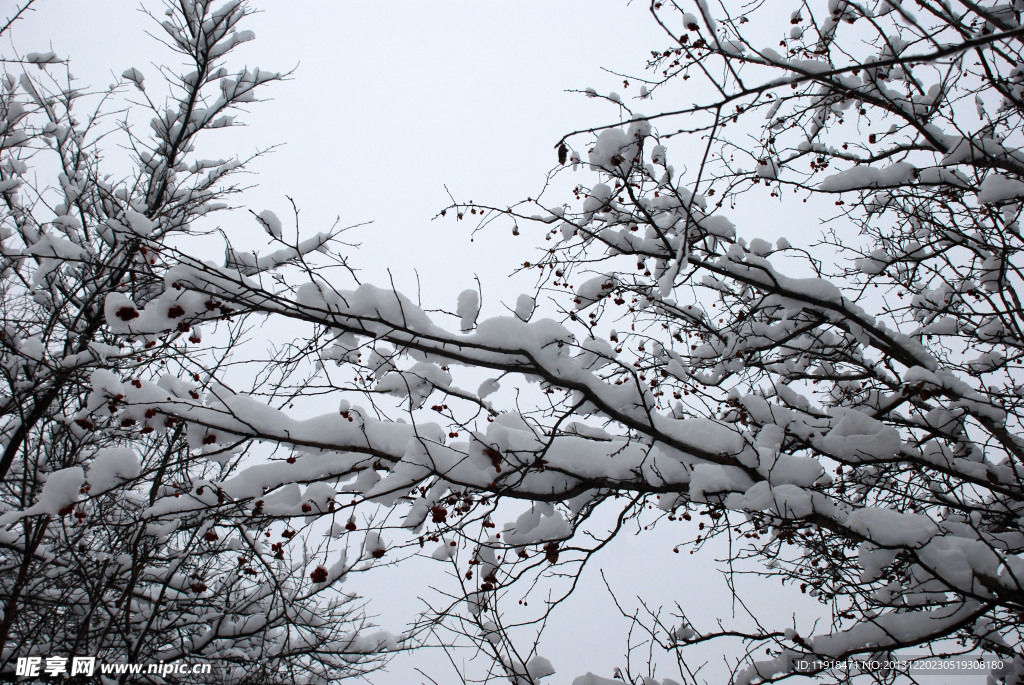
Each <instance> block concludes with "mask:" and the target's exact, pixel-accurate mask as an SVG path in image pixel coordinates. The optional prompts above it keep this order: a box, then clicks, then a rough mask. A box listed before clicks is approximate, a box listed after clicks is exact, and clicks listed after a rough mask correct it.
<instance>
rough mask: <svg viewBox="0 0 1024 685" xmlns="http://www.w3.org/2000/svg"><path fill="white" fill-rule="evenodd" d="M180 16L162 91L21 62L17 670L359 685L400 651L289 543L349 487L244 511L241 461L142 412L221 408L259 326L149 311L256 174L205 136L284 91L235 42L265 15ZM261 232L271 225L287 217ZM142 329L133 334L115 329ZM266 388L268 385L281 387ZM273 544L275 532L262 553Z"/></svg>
mask: <svg viewBox="0 0 1024 685" xmlns="http://www.w3.org/2000/svg"><path fill="white" fill-rule="evenodd" d="M32 4H33V3H32V2H27V3H23V4H22V5H21V6H20V7H19V8H17V10H16V11H15V13H14V15H13V16H12V17H10V18H9V19H8V21H7V23H6V25H5V26H4V29H3V30H4V31H5V32H6V31H8V30H12V25H13V24H14V23H15V21H16V20H17V19H18V17H19V16H22V15H24V14H26V13H27V12H28V11H29V10H30V6H31V5H32ZM166 10H167V11H166V16H161V17H159V21H157V22H156V23H155V26H156V27H157V29H158V30H160V31H162V37H163V42H164V44H165V47H166V48H167V49H168V50H169V51H170V53H171V54H170V55H169V59H170V58H172V57H173V56H175V55H176V56H177V57H178V58H179V59H180V60H181V65H182V66H181V68H180V69H178V70H175V69H170V68H168V69H167V70H166V71H165V72H164V74H162V75H155V76H158V77H163V78H165V79H166V83H165V84H162V85H163V88H161V87H160V86H161V84H153V83H150V82H146V81H145V80H144V78H145V77H144V75H143V73H142V71H140V70H139V69H134V68H133V69H128V70H126V71H125V72H124V74H123V76H122V80H121V82H120V83H118V84H115V85H114V86H112V87H111V89H110V90H109V91H106V92H100V93H98V94H96V93H92V92H89V91H87V90H83V89H81V88H80V85H79V84H77V83H75V82H74V81H73V80H72V79H71V77H70V75H69V73H68V71H67V69H66V68H65V65H64V64H63V63H62V62H61V60H60V58H59V57H58V56H57V55H55V54H53V53H45V54H43V53H32V54H27V55H21V56H19V57H18V58H10V59H7V60H5V62H4V75H3V78H2V80H0V121H2V124H0V192H2V195H3V210H2V211H3V214H2V220H0V221H2V224H0V231H2V233H0V238H2V243H0V245H2V247H0V253H2V257H0V289H2V298H0V318H2V330H0V369H2V376H0V377H2V386H0V403H2V407H3V410H2V415H0V435H2V445H3V451H2V455H0V475H2V476H3V486H2V491H0V492H2V494H0V502H2V504H0V508H2V513H0V540H2V542H0V549H2V553H0V604H2V607H3V609H2V618H0V645H3V652H2V655H0V669H2V670H3V672H5V673H8V674H10V673H13V672H14V670H15V660H16V659H17V658H18V657H31V656H42V657H48V656H54V657H61V656H62V657H65V658H68V657H71V656H74V655H79V656H93V657H97V658H98V659H99V660H100V661H105V662H112V663H125V662H138V663H145V662H150V663H154V662H161V661H168V662H170V661H174V660H177V659H181V658H187V659H190V660H192V661H193V663H200V662H203V663H211V662H212V663H213V664H215V667H216V670H215V671H214V675H213V676H203V677H202V678H201V679H200V680H199V681H197V682H232V683H238V682H246V683H257V682H258V683H276V682H289V683H290V682H306V681H308V680H310V679H311V678H313V679H315V678H317V677H322V678H333V677H339V676H348V675H355V674H359V673H363V672H366V671H368V670H371V669H372V668H373V667H374V665H375V664H376V663H377V659H376V658H375V657H374V656H373V655H374V653H376V652H377V651H378V648H379V647H380V646H381V645H380V644H379V643H380V640H378V639H376V638H375V637H374V636H373V635H372V633H366V632H365V631H361V629H362V627H363V622H364V621H363V619H362V618H361V616H362V613H361V611H360V610H359V607H358V605H357V602H356V600H355V598H353V597H351V596H349V595H346V594H344V593H341V592H337V591H334V590H332V589H330V588H331V587H332V584H334V583H335V581H336V580H337V578H338V576H340V575H341V574H342V570H347V567H346V566H345V564H344V562H343V561H336V562H335V563H336V566H331V567H330V568H323V567H319V566H318V565H317V564H312V565H309V564H308V561H309V559H308V558H307V557H309V556H311V555H313V554H314V553H315V551H316V549H317V544H316V543H315V542H313V543H311V544H312V546H309V547H307V546H306V545H302V546H293V547H291V548H286V547H285V545H284V542H280V541H278V540H285V541H286V540H287V538H288V536H289V533H292V534H293V533H294V529H295V528H296V527H297V526H298V525H299V524H297V523H295V522H296V521H299V522H301V521H302V518H301V516H300V514H302V513H309V514H310V515H315V514H318V513H322V512H326V511H328V510H329V509H330V508H331V507H332V506H333V505H332V503H331V501H330V500H331V497H330V496H329V495H328V494H327V493H328V492H333V491H332V490H330V489H329V488H328V487H327V486H326V485H320V486H318V487H313V488H312V489H310V490H308V491H307V499H309V501H310V504H306V505H305V507H297V508H295V511H294V512H293V511H292V509H291V508H289V507H284V508H282V506H281V505H280V504H275V503H273V499H272V498H270V497H268V498H267V499H266V501H265V505H264V504H262V503H254V502H252V501H248V500H246V501H245V503H244V504H245V506H244V507H243V503H242V502H240V501H238V500H237V499H235V498H232V497H231V496H230V494H229V493H228V492H226V491H225V490H224V489H223V488H221V487H220V485H218V483H219V482H220V481H221V480H222V479H224V478H225V477H227V476H228V475H229V474H231V473H233V472H234V471H235V470H236V469H237V468H238V465H239V463H240V460H241V459H242V457H243V456H244V453H245V449H244V448H242V449H238V450H229V449H221V450H216V449H215V446H214V440H213V439H212V435H210V434H206V433H203V434H199V433H196V432H195V430H194V429H192V428H190V427H188V426H186V424H185V423H184V422H182V421H181V420H180V419H179V418H177V417H175V416H174V415H172V414H167V413H160V412H158V410H157V409H156V408H155V407H146V406H143V405H141V404H137V403H136V402H135V398H136V394H135V393H138V392H150V393H157V395H153V398H154V399H156V398H157V397H158V396H159V398H162V399H164V400H165V401H167V400H170V399H171V398H179V397H181V398H186V399H188V400H191V399H192V398H199V397H201V392H202V388H203V384H204V383H206V382H208V378H209V376H210V374H211V373H217V372H218V371H219V370H223V369H224V368H225V367H226V366H227V365H229V359H230V357H231V352H232V350H233V349H234V348H235V347H236V345H237V344H238V340H239V339H240V338H241V337H242V336H243V335H244V334H245V331H246V329H247V327H249V326H251V325H252V324H251V323H247V321H246V315H245V314H244V313H242V312H240V311H232V310H231V307H230V306H229V305H227V304H221V303H216V304H214V303H213V302H212V301H211V299H210V298H206V299H205V300H204V302H205V304H202V305H201V306H203V307H211V308H212V309H211V311H213V310H216V311H218V312H222V313H223V314H224V315H225V316H230V317H231V321H230V322H226V325H224V326H221V327H219V328H218V331H217V333H218V335H217V336H215V337H216V341H215V342H213V343H212V344H211V343H209V342H207V343H205V344H204V342H203V328H202V326H200V325H199V324H198V323H197V322H195V321H192V320H191V319H190V318H188V317H186V312H185V310H184V309H183V308H182V306H180V305H179V306H175V305H171V306H170V307H169V308H168V309H167V311H165V312H163V314H164V315H165V316H166V318H165V319H162V320H161V321H160V323H159V324H157V325H153V326H150V329H149V332H146V333H143V332H142V330H143V329H142V328H140V325H142V326H144V325H145V324H144V322H145V321H146V318H145V317H142V316H140V313H139V312H138V311H137V310H136V309H134V307H135V306H138V307H145V306H147V305H149V304H151V303H152V302H155V301H158V300H159V298H160V297H161V293H162V292H163V291H164V289H165V285H166V284H165V283H164V276H165V274H166V272H167V269H168V268H169V266H170V265H171V264H173V261H174V259H175V258H174V256H173V251H172V250H169V249H168V248H169V246H171V245H173V246H175V249H185V248H186V246H190V245H196V244H199V241H201V240H202V236H198V235H197V230H196V229H195V228H194V223H195V222H196V221H197V220H198V219H200V218H201V217H204V216H206V215H208V214H210V213H212V212H215V211H218V210H220V209H222V208H224V207H225V206H226V202H228V201H229V198H230V197H231V196H232V195H233V194H234V193H235V192H236V190H237V186H236V185H235V182H234V180H233V179H234V175H235V174H236V173H237V171H238V170H240V169H242V168H244V166H245V164H246V163H247V162H249V161H251V160H250V159H204V158H202V157H200V156H199V152H198V150H199V149H201V147H200V146H201V145H202V141H203V140H204V139H205V138H207V137H209V136H215V135H216V132H217V130H218V129H224V128H226V127H230V126H231V125H232V123H233V122H234V118H235V116H236V115H237V113H238V111H239V109H240V108H242V107H245V106H246V103H251V102H254V101H255V100H256V99H257V98H258V97H259V95H258V94H259V92H260V91H261V90H262V89H263V87H264V86H265V85H267V84H270V83H273V82H275V81H278V80H280V79H281V78H282V76H281V75H280V74H277V73H273V72H268V71H265V70H260V69H256V68H249V69H243V70H237V68H232V67H230V66H229V61H230V59H231V52H232V50H233V49H234V48H235V47H236V46H237V45H239V44H240V43H243V42H245V41H248V40H250V39H251V38H252V34H251V32H248V31H246V30H244V29H243V28H240V27H239V25H240V24H242V23H244V19H245V17H246V15H247V14H248V12H249V9H248V8H247V6H246V5H245V4H243V3H240V2H229V3H226V4H219V6H214V5H213V4H212V3H207V2H181V3H169V4H168V5H167V7H166ZM158 80H159V79H158ZM168 88H169V91H168ZM168 92H169V95H167V93H168ZM165 96H166V97H165ZM115 102H118V103H122V104H123V103H128V109H127V111H126V110H124V109H123V108H122V109H119V108H116V107H111V105H112V104H113V103H115ZM97 103H98V104H97ZM108 107H109V108H110V109H109V111H108ZM89 108H91V109H89ZM83 109H85V111H84V112H83ZM147 114H148V118H149V119H151V121H147V120H146V119H145V118H144V119H143V120H142V121H143V124H142V125H141V126H140V125H137V124H138V121H137V119H138V116H140V115H143V116H144V115H147ZM140 131H145V132H146V135H143V134H141V133H140ZM117 135H119V136H120V141H119V142H120V144H121V145H124V146H126V147H127V148H128V149H130V150H131V153H132V156H131V163H130V170H128V171H127V172H124V173H123V174H122V171H121V169H120V167H117V166H115V165H111V164H107V162H106V160H105V159H104V146H106V145H112V143H111V142H108V140H104V136H110V137H113V136H117ZM101 141H103V143H102V145H101ZM39 179H46V180H39ZM259 218H260V221H261V222H262V223H263V224H264V226H265V227H266V228H267V230H270V231H271V232H272V231H273V228H274V226H275V223H274V221H275V220H274V219H273V218H272V217H271V216H269V215H263V216H261V217H259ZM169 260H170V261H169ZM121 300H123V301H124V302H126V303H127V302H128V301H129V300H130V302H131V303H132V304H124V305H121V304H118V303H119V302H120V301H121ZM146 311H148V310H146ZM108 315H109V317H108ZM108 318H109V321H110V322H116V324H115V327H114V328H112V327H111V323H110V322H108ZM126 325H130V326H131V327H132V329H133V331H136V332H134V333H132V334H131V335H127V336H126V335H124V334H123V333H122V332H121V331H120V330H117V326H121V328H122V329H123V327H124V326H126ZM168 327H170V328H171V329H173V333H171V334H170V335H168V334H167V331H166V329H167V328H168ZM247 380H248V382H249V385H248V386H246V387H248V388H249V389H250V390H251V391H252V392H254V393H257V392H260V390H259V388H260V387H261V384H265V382H266V380H267V379H266V378H261V379H252V378H249V379H247ZM261 396H262V397H263V398H264V399H265V400H268V401H273V400H274V394H273V391H271V392H270V393H261ZM203 446H208V447H207V448H206V449H201V448H202V447H203ZM315 491H318V492H320V493H321V494H320V495H319V496H317V497H316V498H312V494H313V492H315ZM313 507H315V508H313ZM271 529H274V532H275V536H276V537H277V538H278V540H274V541H273V542H272V541H270V540H267V541H266V542H264V539H265V536H266V537H269V536H270V535H271V533H270V530H271ZM282 536H283V537H282ZM306 566H309V568H308V569H307V568H306ZM125 678H127V676H125ZM135 678H136V679H133V680H131V682H141V681H140V680H138V679H137V677H135ZM122 681H123V682H129V680H126V679H123V680H122ZM90 682H93V681H91V680H90ZM109 682H115V681H114V680H111V681H109ZM160 682H163V681H162V680H161V681H160Z"/></svg>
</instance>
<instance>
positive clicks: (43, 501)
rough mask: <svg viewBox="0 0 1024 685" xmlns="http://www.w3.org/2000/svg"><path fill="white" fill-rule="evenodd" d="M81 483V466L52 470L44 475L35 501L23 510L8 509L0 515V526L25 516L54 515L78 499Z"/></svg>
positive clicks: (83, 478) (82, 483)
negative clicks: (41, 487)
mask: <svg viewBox="0 0 1024 685" xmlns="http://www.w3.org/2000/svg"><path fill="white" fill-rule="evenodd" d="M83 485H85V471H83V470H82V467H81V466H72V467H69V468H66V469H61V470H60V471H54V472H53V473H51V474H50V475H49V476H47V477H46V482H45V483H43V491H42V492H41V493H40V494H39V499H37V500H36V503H35V504H33V505H32V506H31V507H29V508H28V509H25V510H23V511H9V512H7V513H6V514H4V515H3V516H0V526H6V525H8V524H11V523H14V522H15V521H18V520H20V519H22V518H24V517H26V516H36V515H38V514H50V515H56V514H58V513H59V512H60V510H61V509H63V508H64V507H66V506H67V505H69V504H74V503H75V502H77V501H78V496H79V495H80V494H81V490H82V486H83Z"/></svg>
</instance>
